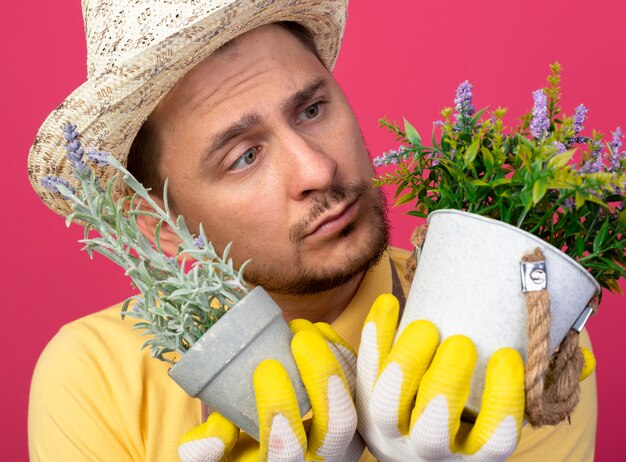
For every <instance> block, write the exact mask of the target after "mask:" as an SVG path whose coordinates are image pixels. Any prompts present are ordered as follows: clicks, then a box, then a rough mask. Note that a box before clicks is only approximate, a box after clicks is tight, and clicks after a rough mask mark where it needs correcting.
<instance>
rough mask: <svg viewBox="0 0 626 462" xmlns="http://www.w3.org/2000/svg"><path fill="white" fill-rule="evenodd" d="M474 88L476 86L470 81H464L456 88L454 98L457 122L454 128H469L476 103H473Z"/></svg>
mask: <svg viewBox="0 0 626 462" xmlns="http://www.w3.org/2000/svg"><path fill="white" fill-rule="evenodd" d="M472 88H474V86H473V85H472V84H471V83H469V81H467V80H466V81H465V82H462V83H461V84H460V85H459V86H458V87H457V89H456V96H455V98H454V109H455V110H456V114H455V117H456V123H455V124H454V130H456V131H460V130H469V128H470V126H469V123H470V120H471V118H472V115H473V114H474V112H475V110H474V104H473V103H472Z"/></svg>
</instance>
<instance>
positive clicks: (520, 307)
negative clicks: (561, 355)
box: [399, 210, 600, 414]
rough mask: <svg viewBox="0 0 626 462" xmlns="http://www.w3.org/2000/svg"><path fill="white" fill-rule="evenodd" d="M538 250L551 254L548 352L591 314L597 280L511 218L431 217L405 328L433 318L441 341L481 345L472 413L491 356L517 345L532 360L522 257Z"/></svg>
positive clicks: (457, 214)
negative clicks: (461, 338) (456, 338)
mask: <svg viewBox="0 0 626 462" xmlns="http://www.w3.org/2000/svg"><path fill="white" fill-rule="evenodd" d="M536 248H539V249H540V250H541V251H542V252H543V254H544V257H545V273H546V274H547V290H548V292H549V295H550V312H551V316H552V322H551V331H550V352H554V351H555V349H556V348H557V347H558V345H559V344H560V342H561V341H562V339H563V338H564V337H565V335H566V334H567V332H568V331H569V330H570V328H572V326H573V325H574V324H575V323H576V322H577V320H578V319H579V317H580V316H581V314H582V313H583V312H585V313H586V311H587V306H588V303H589V301H590V300H591V298H592V297H593V296H594V295H596V294H598V293H600V286H599V284H598V283H597V282H596V281H595V280H594V279H593V278H592V277H591V275H590V274H589V273H588V272H587V271H586V270H585V269H584V268H583V267H582V266H580V265H579V264H578V263H577V262H575V261H574V260H573V259H572V258H570V257H569V256H567V255H566V254H564V253H563V252H561V251H560V250H558V249H556V248H555V247H552V246H551V245H550V244H548V243H546V242H545V241H543V240H541V239H539V238H537V237H536V236H533V235H532V234H529V233H527V232H525V231H522V230H520V229H519V228H516V227H515V226H511V225H508V224H506V223H503V222H500V221H497V220H492V219H489V218H485V217H481V216H478V215H475V214H471V213H466V212H461V211H458V210H439V211H436V212H432V213H430V214H429V216H428V233H427V236H426V240H425V242H424V245H423V247H422V249H421V252H420V255H419V264H418V266H417V270H416V272H415V277H414V279H413V284H412V286H411V290H410V292H409V296H408V298H407V302H406V307H405V310H404V313H403V316H402V320H401V322H400V327H399V332H401V331H402V330H403V329H404V327H406V325H407V324H408V323H409V322H411V321H414V320H417V319H427V320H429V321H432V322H433V323H434V324H435V325H436V326H437V327H438V329H439V332H440V335H441V340H443V339H445V338H447V337H449V336H451V335H454V334H464V335H467V336H468V337H469V338H471V339H472V340H473V341H474V343H475V344H476V348H477V350H478V362H477V365H476V369H475V371H474V376H473V378H472V384H471V390H470V396H469V399H468V403H467V405H466V410H469V411H470V413H472V414H473V413H476V412H478V410H479V409H480V403H481V397H482V392H483V388H484V379H485V369H486V367H487V362H488V360H489V357H490V356H491V355H492V354H493V353H494V352H495V351H496V350H497V349H499V348H501V347H505V346H506V347H513V348H515V349H516V350H518V351H519V352H520V353H521V354H522V356H523V357H524V359H526V357H527V356H526V353H527V345H528V338H527V332H526V324H527V320H528V312H527V307H526V299H525V296H524V293H523V291H522V284H521V275H520V262H521V260H522V257H523V256H524V255H527V254H529V253H531V252H533V250H534V249H536Z"/></svg>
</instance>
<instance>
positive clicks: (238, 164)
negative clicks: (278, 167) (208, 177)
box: [230, 148, 259, 170]
mask: <svg viewBox="0 0 626 462" xmlns="http://www.w3.org/2000/svg"><path fill="white" fill-rule="evenodd" d="M258 152H259V149H258V148H250V149H248V150H247V151H246V152H244V153H243V155H241V157H239V159H237V160H236V161H235V163H234V164H233V165H232V166H231V167H230V170H240V169H242V168H246V167H247V166H248V165H250V164H252V163H254V161H255V160H256V157H257V153H258Z"/></svg>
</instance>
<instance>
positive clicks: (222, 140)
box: [204, 77, 326, 160]
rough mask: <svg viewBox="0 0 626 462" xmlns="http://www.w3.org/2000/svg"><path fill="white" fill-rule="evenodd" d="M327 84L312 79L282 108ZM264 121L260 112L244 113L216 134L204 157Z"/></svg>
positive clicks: (301, 101)
mask: <svg viewBox="0 0 626 462" xmlns="http://www.w3.org/2000/svg"><path fill="white" fill-rule="evenodd" d="M325 85H326V79H325V78H323V77H321V78H319V79H316V80H314V81H312V82H311V83H309V84H308V85H307V86H306V87H304V88H303V89H302V90H299V91H298V92H296V93H294V94H293V95H291V96H290V97H289V98H287V99H286V100H285V101H284V102H283V104H282V110H283V111H286V112H287V111H290V110H292V109H294V108H296V107H298V106H300V105H302V104H304V103H306V102H308V101H309V100H310V99H311V98H313V96H315V93H317V92H318V91H319V90H320V89H321V88H323V87H324V86H325ZM262 122H263V118H262V117H261V115H260V114H259V113H258V112H248V113H246V114H244V115H243V116H242V117H241V119H239V120H238V121H236V122H234V123H233V124H231V125H229V126H228V127H227V128H225V129H224V130H222V131H221V132H219V133H218V134H217V135H216V136H215V138H214V140H213V142H212V143H211V146H210V148H209V149H208V150H207V151H206V152H207V154H206V155H205V156H204V159H205V160H206V159H207V158H208V157H210V155H211V154H212V153H213V152H215V151H218V150H220V149H222V148H223V147H224V146H226V145H227V144H228V143H230V142H231V141H232V140H233V139H235V138H237V137H238V136H240V135H241V134H243V133H245V132H246V131H248V130H250V129H251V128H252V127H254V126H255V125H260V124H261V123H262Z"/></svg>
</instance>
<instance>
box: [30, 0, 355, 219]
mask: <svg viewBox="0 0 626 462" xmlns="http://www.w3.org/2000/svg"><path fill="white" fill-rule="evenodd" d="M82 9H83V18H84V23H85V34H86V38H87V75H88V80H87V81H86V82H85V83H84V84H83V85H81V86H80V87H79V88H78V89H76V90H75V91H74V92H73V93H72V94H71V95H69V96H68V97H67V98H66V99H65V101H63V103H61V105H59V107H57V109H55V110H54V111H53V112H52V113H51V114H50V115H49V116H48V118H47V119H46V121H45V122H44V123H43V125H42V126H41V128H40V129H39V133H38V134H37V136H36V138H35V142H34V143H33V146H32V147H31V150H30V155H29V158H28V174H29V178H30V182H31V185H32V186H33V189H35V191H36V192H37V194H38V195H39V196H40V197H41V199H42V200H43V202H44V203H45V204H46V205H47V206H48V207H50V208H51V209H52V210H53V211H55V212H56V213H58V214H60V215H67V214H69V213H70V212H71V207H70V205H69V203H68V202H66V201H65V200H64V199H63V197H61V196H60V195H59V194H54V193H51V192H50V191H48V190H47V189H45V188H44V187H43V186H42V184H41V180H42V178H44V177H46V176H48V175H54V176H57V177H60V178H61V179H64V180H66V181H69V182H70V183H72V182H73V177H72V168H71V164H70V162H69V161H68V159H67V158H66V155H65V154H66V151H65V143H66V141H65V139H64V136H63V127H64V126H65V125H66V124H67V123H68V122H71V123H73V124H75V125H76V126H77V128H78V131H79V132H80V139H79V141H80V142H81V143H82V145H83V146H84V147H86V148H92V149H98V150H102V151H108V152H110V153H111V154H113V155H114V156H115V157H116V158H117V159H118V160H119V161H120V162H121V163H122V164H123V165H126V160H127V157H128V151H129V149H130V146H131V144H132V142H133V140H134V138H135V136H136V135H137V132H138V131H139V129H140V128H141V126H142V124H143V123H144V121H145V120H146V119H147V118H148V116H149V115H150V113H151V112H152V111H153V110H154V108H155V107H156V106H157V104H158V103H159V102H160V101H161V99H162V98H163V97H164V96H165V95H166V94H167V92H168V91H169V90H170V89H171V88H172V86H173V85H174V84H175V83H176V82H177V81H178V80H179V79H180V78H181V77H182V76H184V75H185V74H186V73H187V72H189V71H190V70H191V69H192V68H193V67H194V66H196V65H197V64H198V63H200V62H201V61H202V60H203V59H204V58H206V57H207V56H209V55H210V54H211V53H212V52H213V51H215V50H216V49H217V48H219V47H220V46H222V45H223V44H225V43H227V42H229V41H230V40H232V39H234V38H235V37H237V36H238V35H241V34H243V33H245V32H247V31H250V30H252V29H254V28H257V27H260V26H263V25H265V24H270V23H275V22H281V21H293V22H297V23H300V24H301V25H303V26H304V27H305V28H307V29H308V30H309V31H310V32H311V35H312V36H313V40H314V42H315V46H316V48H317V51H318V53H319V56H320V58H321V59H322V61H323V62H324V64H325V65H326V67H327V68H328V69H332V68H333V66H334V63H335V60H336V58H337V54H338V52H339V46H340V44H341V38H342V35H343V30H344V26H345V20H346V12H347V0H82ZM113 174H114V169H112V168H105V169H104V171H103V172H102V180H103V181H104V182H107V181H108V180H109V179H110V178H111V176H112V175H113ZM114 191H115V196H116V197H120V196H122V195H124V194H125V193H126V189H125V187H124V185H123V184H122V182H121V181H119V182H118V183H117V184H116V186H115V187H114Z"/></svg>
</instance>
